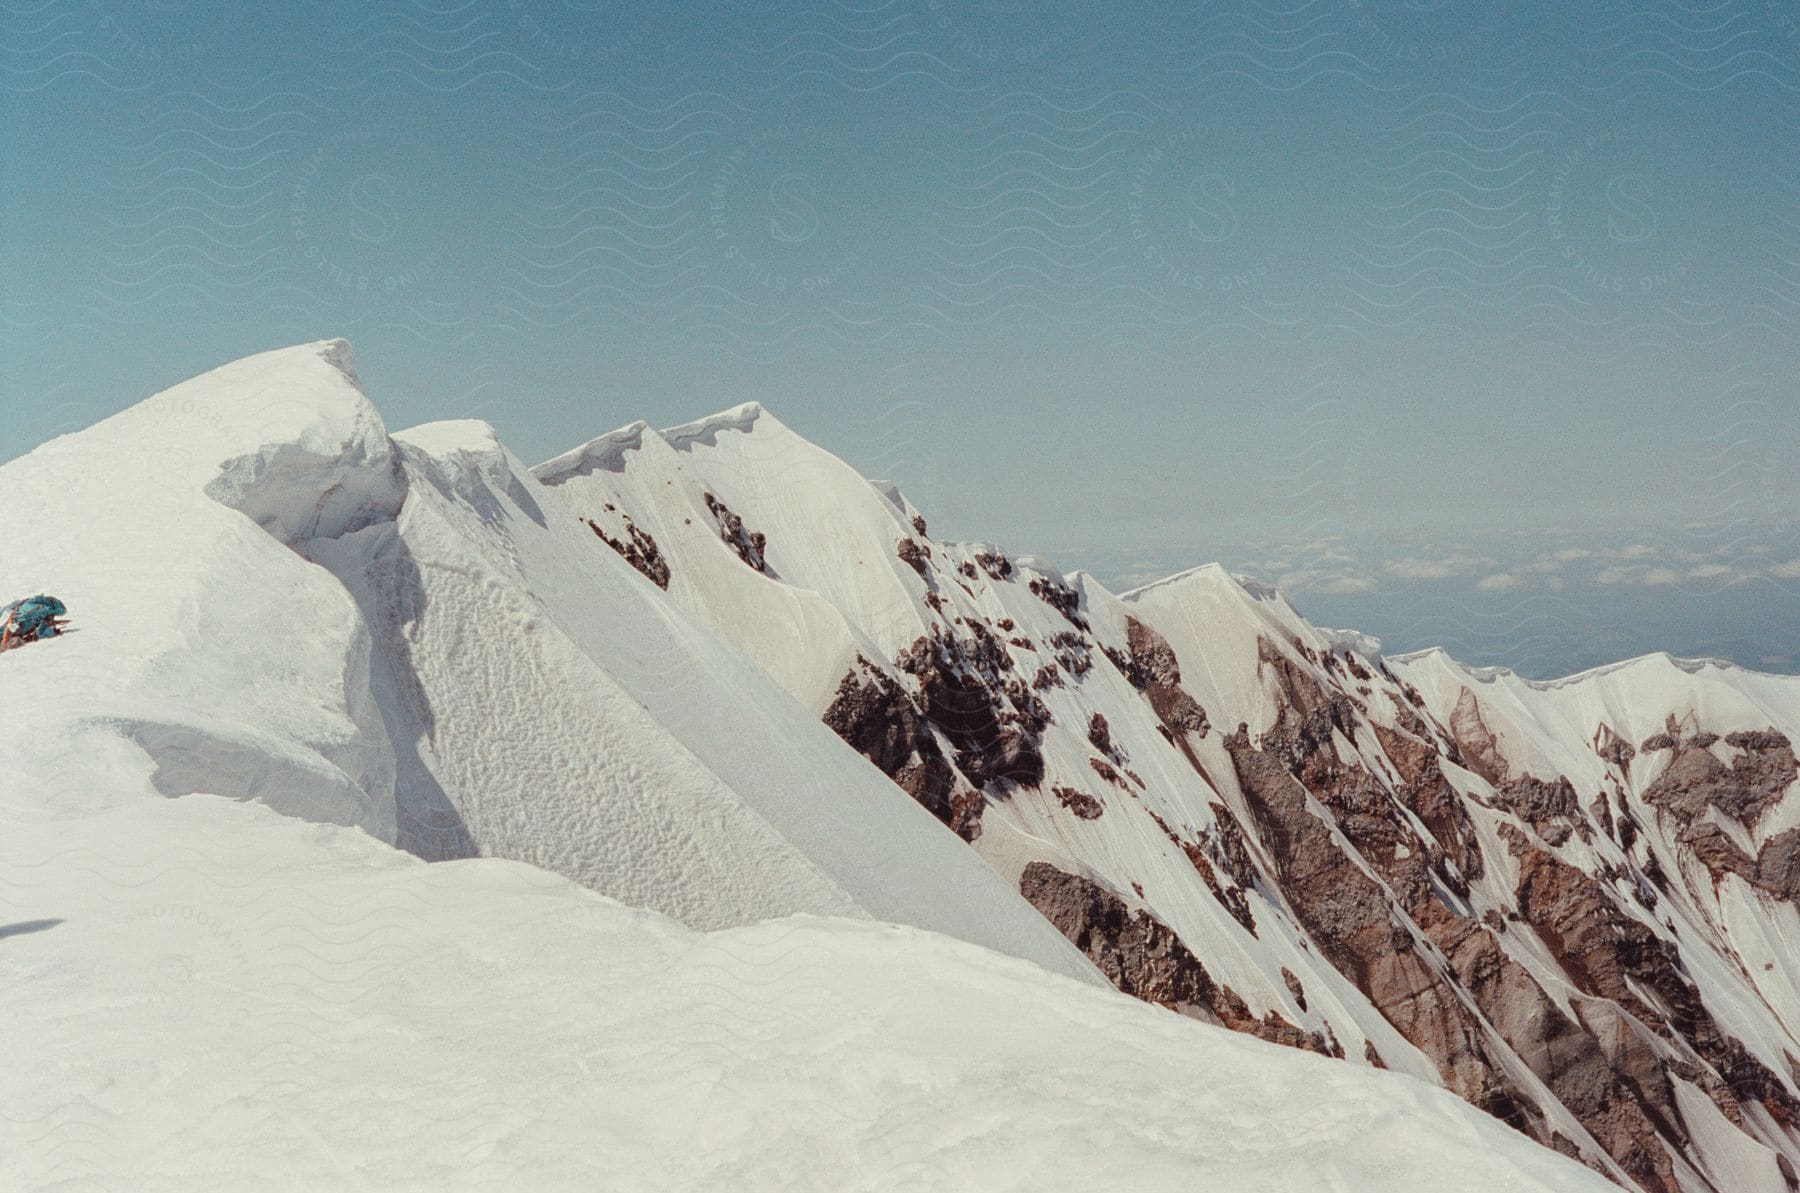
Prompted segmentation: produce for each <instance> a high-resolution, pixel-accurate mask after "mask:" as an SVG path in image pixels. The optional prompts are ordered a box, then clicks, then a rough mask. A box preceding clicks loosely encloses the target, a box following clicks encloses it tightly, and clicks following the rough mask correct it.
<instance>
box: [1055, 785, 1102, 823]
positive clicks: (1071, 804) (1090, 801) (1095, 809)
mask: <svg viewBox="0 0 1800 1193" xmlns="http://www.w3.org/2000/svg"><path fill="white" fill-rule="evenodd" d="M1050 791H1051V794H1053V795H1055V796H1056V800H1057V802H1058V803H1060V804H1061V805H1062V806H1063V807H1065V808H1067V809H1069V811H1071V812H1073V813H1075V815H1077V816H1079V817H1081V818H1082V819H1083V820H1098V819H1099V818H1100V814H1101V813H1102V812H1104V811H1105V810H1106V809H1105V807H1104V806H1103V805H1102V804H1101V803H1100V801H1099V800H1097V799H1095V798H1094V797H1093V796H1091V795H1089V794H1088V793H1087V792H1085V791H1077V790H1075V789H1074V788H1073V787H1064V786H1063V785H1061V784H1060V783H1059V784H1057V785H1056V786H1055V787H1052V788H1051V789H1050Z"/></svg>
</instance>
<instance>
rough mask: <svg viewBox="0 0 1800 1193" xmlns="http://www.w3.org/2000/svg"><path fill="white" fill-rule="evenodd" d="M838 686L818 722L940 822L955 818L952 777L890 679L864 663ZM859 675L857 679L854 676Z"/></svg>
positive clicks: (934, 743)
mask: <svg viewBox="0 0 1800 1193" xmlns="http://www.w3.org/2000/svg"><path fill="white" fill-rule="evenodd" d="M857 664H858V666H857V668H855V669H852V670H851V671H849V672H848V673H846V674H845V676H844V678H843V679H842V680H840V681H839V682H838V688H837V694H836V696H835V697H834V698H833V700H832V702H831V705H830V707H828V708H827V709H826V710H825V715H824V717H823V718H822V719H823V720H824V722H825V724H826V726H827V727H829V728H830V729H831V731H832V732H834V733H836V734H837V735H838V736H839V737H841V738H843V739H844V741H845V742H847V743H849V745H850V746H851V748H852V749H854V750H856V752H857V753H859V754H861V755H862V756H863V757H865V758H867V759H868V760H869V761H870V762H873V763H874V764H875V765H876V767H877V768H879V769H880V770H881V772H882V773H883V774H885V775H887V776H888V777H889V778H891V779H893V780H894V782H895V783H897V784H899V786H900V787H901V789H903V790H904V791H905V792H906V793H907V794H908V795H910V796H912V797H913V799H915V800H917V801H918V802H919V803H920V804H922V805H923V806H924V807H925V808H926V809H927V810H928V811H930V812H931V813H932V814H933V815H934V816H936V817H937V818H938V819H940V820H942V821H944V823H946V824H950V823H951V821H952V819H953V818H954V816H955V809H954V808H953V807H952V805H951V800H950V792H951V789H952V787H953V786H954V785H955V775H954V774H953V773H952V771H951V769H950V764H949V762H948V761H947V760H946V759H945V758H944V751H943V749H942V748H941V747H940V746H939V745H938V743H937V738H936V737H934V736H933V735H932V732H931V729H930V726H928V725H927V724H926V723H925V722H924V720H923V719H922V718H921V717H920V716H919V714H918V712H917V711H916V710H915V709H914V708H913V704H912V701H911V699H910V698H909V697H908V696H907V694H906V692H905V691H904V690H903V689H902V688H901V687H900V685H899V684H898V683H897V682H895V681H894V679H893V678H892V677H891V676H889V675H887V674H886V673H885V672H883V671H882V670H881V669H880V668H878V667H876V666H875V665H874V664H872V663H870V662H869V661H868V660H867V659H863V658H858V659H857ZM859 671H860V672H861V674H860V675H859V674H858V672H859Z"/></svg>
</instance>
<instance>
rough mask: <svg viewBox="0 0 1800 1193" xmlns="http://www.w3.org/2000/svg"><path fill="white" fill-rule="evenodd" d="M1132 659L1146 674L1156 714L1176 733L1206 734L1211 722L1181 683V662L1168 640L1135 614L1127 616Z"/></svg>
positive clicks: (1147, 690) (1146, 691) (1145, 684)
mask: <svg viewBox="0 0 1800 1193" xmlns="http://www.w3.org/2000/svg"><path fill="white" fill-rule="evenodd" d="M1125 632H1126V641H1127V642H1128V643H1129V644H1130V647H1131V663H1132V665H1133V666H1134V667H1135V668H1136V669H1137V671H1138V673H1139V674H1140V675H1142V677H1143V683H1142V685H1141V686H1142V687H1143V689H1144V695H1145V696H1147V697H1149V699H1150V707H1151V708H1153V709H1155V710H1156V717H1157V719H1158V720H1159V721H1161V722H1162V723H1163V726H1164V727H1165V728H1167V729H1168V730H1169V732H1170V733H1172V734H1174V735H1175V736H1176V737H1180V736H1181V735H1183V734H1186V733H1195V734H1198V735H1199V736H1201V737H1205V736H1206V734H1207V731H1208V729H1210V728H1211V726H1210V725H1209V724H1208V723H1207V720H1206V710H1205V709H1203V708H1201V707H1200V702H1199V701H1197V700H1195V699H1194V698H1193V696H1191V695H1189V694H1188V691H1187V689H1186V688H1184V687H1182V686H1181V662H1180V660H1178V659H1177V658H1176V657H1175V651H1174V650H1173V649H1171V648H1170V646H1169V643H1168V640H1167V639H1166V638H1164V637H1163V636H1162V635H1161V634H1159V633H1157V632H1156V631H1155V630H1153V629H1151V628H1150V627H1149V626H1147V625H1145V624H1144V623H1143V622H1141V621H1139V620H1138V619H1137V618H1135V617H1127V618H1126V619H1125Z"/></svg>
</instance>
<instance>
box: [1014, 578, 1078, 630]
mask: <svg viewBox="0 0 1800 1193" xmlns="http://www.w3.org/2000/svg"><path fill="white" fill-rule="evenodd" d="M1029 587H1030V588H1031V592H1032V595H1033V596H1035V597H1037V598H1038V599H1039V600H1040V601H1043V602H1044V603H1045V604H1046V605H1049V606H1050V607H1051V608H1052V609H1054V610H1056V611H1057V612H1058V613H1060V614H1062V615H1063V616H1064V617H1065V618H1067V619H1068V621H1069V624H1070V625H1072V626H1074V627H1075V628H1076V629H1078V630H1080V631H1082V632H1083V633H1086V632H1087V628H1088V623H1087V618H1085V617H1083V616H1082V615H1081V594H1080V593H1078V592H1076V591H1075V590H1074V589H1073V588H1070V587H1069V586H1068V585H1067V584H1064V583H1063V582H1062V581H1060V580H1052V579H1050V578H1049V577H1048V576H1033V577H1032V578H1031V584H1030V585H1029Z"/></svg>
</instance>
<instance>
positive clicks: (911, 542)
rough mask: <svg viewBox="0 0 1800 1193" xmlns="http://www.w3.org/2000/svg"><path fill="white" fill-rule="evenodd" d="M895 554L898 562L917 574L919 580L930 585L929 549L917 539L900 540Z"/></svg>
mask: <svg viewBox="0 0 1800 1193" xmlns="http://www.w3.org/2000/svg"><path fill="white" fill-rule="evenodd" d="M894 550H895V553H896V554H898V555H899V556H900V562H901V563H904V564H905V565H906V566H907V567H909V568H911V569H912V570H913V571H915V572H917V573H919V578H920V579H922V580H924V581H925V582H926V583H927V584H929V583H931V548H930V547H927V546H924V545H922V544H921V543H920V542H919V540H918V539H901V540H900V543H899V545H898V546H897V547H895V548H894Z"/></svg>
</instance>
